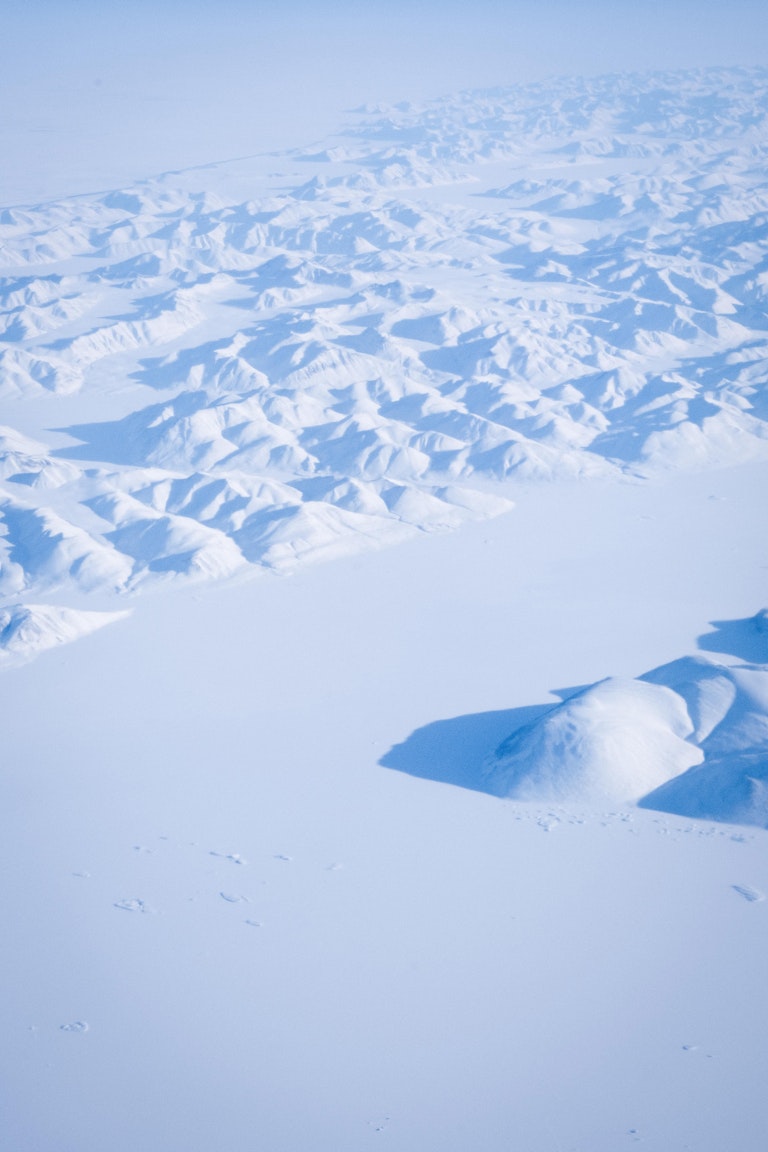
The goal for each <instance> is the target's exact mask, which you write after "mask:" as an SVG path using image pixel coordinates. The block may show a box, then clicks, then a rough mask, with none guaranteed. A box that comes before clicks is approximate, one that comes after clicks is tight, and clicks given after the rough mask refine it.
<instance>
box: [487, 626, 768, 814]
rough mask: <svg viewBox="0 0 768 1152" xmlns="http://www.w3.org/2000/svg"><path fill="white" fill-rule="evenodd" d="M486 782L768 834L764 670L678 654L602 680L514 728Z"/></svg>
mask: <svg viewBox="0 0 768 1152" xmlns="http://www.w3.org/2000/svg"><path fill="white" fill-rule="evenodd" d="M763 620H764V613H759V614H758V616H757V617H755V618H754V621H753V625H754V628H755V630H758V629H759V628H760V627H761V626H762V622H763ZM485 777H486V782H487V785H488V790H489V791H491V792H493V793H495V794H496V795H498V796H505V797H509V798H511V799H516V800H537V801H545V802H556V803H564V804H568V803H584V804H631V803H638V804H640V805H641V806H642V807H645V808H657V809H660V810H662V811H667V812H675V813H678V814H679V815H685V816H694V817H701V818H706V819H710V820H724V821H730V822H732V823H741V824H756V825H759V826H761V827H768V664H736V665H725V664H720V663H716V662H715V661H713V660H710V659H708V658H706V657H704V656H688V657H684V658H683V659H680V660H675V661H673V662H672V663H671V664H665V665H663V666H662V667H660V668H656V669H654V670H653V671H652V672H648V673H646V674H645V675H643V676H641V677H639V678H638V679H636V680H621V679H608V680H603V681H601V682H600V683H597V684H594V685H592V686H591V687H589V688H586V689H583V690H582V691H580V692H578V693H577V694H576V695H574V696H571V697H570V698H568V699H567V700H565V701H564V702H563V703H562V704H559V705H557V706H556V707H554V708H552V709H551V710H549V711H548V712H546V713H545V714H544V715H543V716H540V717H538V718H537V719H536V720H534V721H533V723H531V724H528V725H525V726H524V727H522V728H519V729H518V730H517V731H516V732H513V733H512V734H511V735H510V736H509V737H508V738H507V739H506V740H505V741H504V742H503V743H502V744H501V745H500V746H499V748H498V749H497V750H496V752H495V754H494V755H493V756H492V757H491V758H490V759H489V761H488V762H487V764H486V767H485Z"/></svg>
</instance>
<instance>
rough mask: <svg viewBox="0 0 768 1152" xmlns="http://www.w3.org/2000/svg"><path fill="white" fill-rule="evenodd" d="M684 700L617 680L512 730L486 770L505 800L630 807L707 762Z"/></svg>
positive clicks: (634, 682) (659, 689)
mask: <svg viewBox="0 0 768 1152" xmlns="http://www.w3.org/2000/svg"><path fill="white" fill-rule="evenodd" d="M692 732H693V725H692V724H691V720H690V717H689V715H688V711H687V709H686V706H685V702H684V700H683V699H682V698H681V697H680V696H678V695H677V694H676V693H675V692H673V691H671V690H670V689H669V688H665V687H663V686H661V685H655V684H645V683H642V682H641V681H638V680H624V679H619V678H611V679H608V680H603V681H601V682H600V683H598V684H595V685H593V686H592V687H590V688H587V689H586V690H585V691H583V692H580V693H578V695H576V696H572V697H570V699H568V700H566V701H564V703H562V704H560V705H558V706H557V707H555V708H553V709H552V710H551V711H549V712H547V713H545V715H544V716H542V717H541V718H540V719H538V720H536V721H534V722H533V723H532V724H530V725H526V726H525V727H524V728H520V729H519V730H518V731H517V732H515V733H513V734H512V736H510V737H509V738H508V739H507V740H505V741H504V743H503V744H502V745H501V746H500V747H499V749H498V750H497V752H496V754H495V756H494V757H493V758H492V760H491V761H490V763H489V764H488V766H487V776H488V784H489V786H490V788H491V790H492V791H493V792H495V793H496V794H497V795H499V796H506V797H509V798H513V799H516V800H543V801H547V802H553V803H558V802H560V803H573V802H578V803H588V804H593V803H597V804H600V803H613V804H627V803H633V802H635V801H637V800H640V799H641V797H643V796H644V795H646V794H647V793H648V792H649V791H651V790H652V789H654V788H658V787H660V786H661V785H662V784H664V783H666V782H667V781H668V780H671V779H673V778H674V777H676V776H679V775H680V774H681V773H682V772H685V771H687V770H688V769H689V768H691V767H692V766H693V765H694V764H698V763H699V762H700V760H701V759H702V753H701V751H700V750H699V749H698V748H697V747H696V746H695V745H693V744H691V743H689V741H688V739H687V737H689V736H690V735H691V733H692Z"/></svg>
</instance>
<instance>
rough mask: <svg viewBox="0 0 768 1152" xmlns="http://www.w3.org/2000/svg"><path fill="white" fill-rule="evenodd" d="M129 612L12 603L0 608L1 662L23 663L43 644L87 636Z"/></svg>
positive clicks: (47, 646)
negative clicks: (89, 610) (93, 610)
mask: <svg viewBox="0 0 768 1152" xmlns="http://www.w3.org/2000/svg"><path fill="white" fill-rule="evenodd" d="M129 615H130V612H128V611H123V612H85V611H82V610H80V609H75V608H62V607H60V606H59V605H57V604H11V605H10V606H9V607H7V608H2V609H0V665H2V664H22V663H25V662H26V661H27V660H31V659H32V658H33V657H34V656H37V655H38V653H40V652H44V651H45V650H46V648H55V647H56V646H57V645H59V644H67V643H69V642H70V641H72V640H78V639H79V638H80V637H81V636H87V635H88V634H89V633H90V632H95V631H96V630H97V629H99V628H103V627H104V625H105V624H111V623H113V622H114V621H115V620H121V619H122V618H123V617H124V616H129Z"/></svg>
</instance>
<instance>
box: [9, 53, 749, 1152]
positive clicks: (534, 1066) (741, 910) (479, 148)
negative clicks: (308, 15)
mask: <svg viewBox="0 0 768 1152" xmlns="http://www.w3.org/2000/svg"><path fill="white" fill-rule="evenodd" d="M767 150H768V72H766V71H765V70H762V69H757V68H756V69H749V70H744V69H712V70H704V71H698V72H693V73H692V72H688V73H654V74H644V75H635V76H629V77H627V76H624V77H620V76H609V77H604V78H601V79H584V80H581V79H577V80H554V81H547V82H541V83H536V84H531V85H527V86H523V85H519V86H517V87H509V88H504V89H494V90H492V91H482V92H478V91H470V92H467V93H463V94H459V95H457V96H453V97H450V98H445V99H443V100H438V101H432V102H429V103H424V104H405V103H404V104H398V105H393V106H387V107H383V106H378V107H370V108H366V109H360V110H358V111H357V112H356V113H354V114H350V116H349V118H348V121H347V123H346V125H345V126H344V127H343V128H342V129H341V130H340V132H339V133H338V134H337V135H336V136H335V137H333V138H331V139H329V140H326V141H323V142H321V143H318V144H317V145H314V146H312V147H311V148H301V149H294V150H291V151H285V152H282V153H279V154H271V155H269V156H255V157H247V158H245V159H242V160H237V161H229V162H226V163H216V164H211V165H208V166H206V167H201V168H196V169H188V170H184V171H174V172H167V173H164V174H160V175H155V176H153V177H151V178H147V179H146V180H142V181H139V182H137V183H136V184H135V185H133V186H131V187H129V188H122V189H115V190H112V191H110V192H108V193H98V194H92V195H84V196H75V197H71V198H69V199H65V200H59V201H57V202H46V203H35V204H25V205H14V206H11V207H8V208H6V209H5V210H2V211H0V245H1V246H2V247H1V252H0V297H1V298H2V302H3V306H4V309H5V311H4V313H3V319H2V322H1V323H2V339H0V396H1V397H2V406H3V408H2V416H1V417H0V420H1V422H2V427H0V514H1V515H2V529H1V530H0V563H1V565H2V566H1V567H0V593H1V599H0V659H1V660H2V663H3V664H4V665H6V666H7V667H5V668H4V670H3V671H2V688H3V697H2V699H3V703H2V731H3V752H4V757H3V759H4V772H3V776H2V780H3V784H2V787H3V799H2V811H3V815H4V831H3V836H2V840H1V841H0V852H2V867H3V875H4V877H5V884H4V886H3V892H2V916H3V923H4V924H5V925H6V927H7V929H8V931H7V932H6V933H5V934H4V961H3V970H4V976H5V982H6V986H7V988H8V989H12V995H8V996H6V997H5V998H4V1000H3V1005H2V1008H0V1022H1V1023H2V1035H3V1037H4V1041H5V1042H4V1044H3V1045H2V1046H0V1062H2V1075H1V1076H0V1080H2V1083H3V1085H4V1087H3V1094H2V1096H0V1116H1V1122H2V1127H3V1130H4V1136H5V1142H6V1143H7V1145H8V1147H9V1148H13V1149H19V1150H24V1152H26V1150H27V1149H30V1150H34V1152H103V1150H104V1149H105V1148H109V1149H110V1150H111V1152H129V1150H131V1152H133V1150H135V1149H137V1148H140V1149H142V1152H166V1150H167V1149H175V1148H184V1149H185V1152H211V1150H212V1149H220V1148H230V1147H232V1148H235V1147H237V1148H243V1149H249V1148H256V1147H258V1148H265V1149H270V1152H303V1150H304V1149H312V1150H313V1152H361V1150H364V1149H367V1148H368V1147H373V1146H376V1145H378V1146H383V1145H384V1144H386V1145H387V1146H388V1147H389V1148H391V1149H393V1152H424V1149H428V1148H440V1149H443V1150H445V1152H467V1150H468V1149H482V1150H483V1152H509V1149H510V1148H514V1149H518V1148H519V1149H525V1150H526V1152H564V1150H566V1149H568V1150H569V1152H616V1150H617V1149H621V1148H623V1147H625V1146H629V1145H634V1144H639V1145H642V1147H643V1149H644V1150H647V1152H683V1150H684V1149H686V1148H692V1149H696V1152H723V1149H726V1148H728V1149H730V1148H734V1149H739V1152H762V1150H763V1148H764V1147H765V1138H766V1128H765V1116H764V1111H765V1110H764V1106H763V1099H764V1088H765V1082H766V1076H767V1075H768V1059H767V1056H766V1053H767V1049H766V1044H765V1037H766V1034H768V1011H767V1010H768V997H766V988H765V955H766V951H767V950H768V919H767V918H766V910H767V909H768V901H766V899H765V895H766V893H768V858H767V856H766V847H767V846H768V840H767V839H766V837H767V836H768V831H767V830H766V829H767V827H768V807H767V803H768V802H767V799H766V797H767V796H768V792H767V788H768V784H767V783H766V764H767V763H768V625H766V610H765V609H763V608H762V606H763V605H765V603H766V601H767V600H768V594H766V585H765V573H766V570H768V556H766V545H765V541H766V532H765V526H766V525H765V521H766V514H765V508H766V501H765V492H766V490H767V489H768V483H767V482H768V458H767V452H768V407H767V406H766V402H765V385H766V371H767V369H766V365H767V364H768V357H767V356H766V351H767V349H768V345H767V344H766V337H765V333H766V330H767V329H768V312H767V310H766V284H768V279H766V277H768V180H767V179H766V155H767V154H768V151H767ZM389 545H392V546H391V547H389ZM320 560H323V561H327V562H325V563H322V564H319V563H314V561H320ZM255 576H259V577H260V579H252V577H255ZM127 609H131V611H130V619H129V620H126V621H125V622H124V623H123V624H121V625H119V626H116V627H114V628H102V627H100V625H101V624H103V623H107V622H109V621H112V620H116V619H117V618H118V617H120V616H125V615H126V610H127ZM75 639H77V642H76V643H67V642H66V641H69V640H75ZM44 649H48V650H47V651H43V650H44ZM38 653H41V655H40V656H39V658H38V659H35V660H32V659H31V658H32V657H33V656H36V655H37V654H38ZM648 669H652V671H647V670H648Z"/></svg>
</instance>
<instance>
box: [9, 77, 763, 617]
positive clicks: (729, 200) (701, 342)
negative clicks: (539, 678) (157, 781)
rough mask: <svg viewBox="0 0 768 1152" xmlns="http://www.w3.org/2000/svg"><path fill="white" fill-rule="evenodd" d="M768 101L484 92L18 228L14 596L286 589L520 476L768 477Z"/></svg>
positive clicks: (496, 505)
mask: <svg viewBox="0 0 768 1152" xmlns="http://www.w3.org/2000/svg"><path fill="white" fill-rule="evenodd" d="M767 95H768V73H765V72H762V71H759V70H752V71H738V70H732V71H721V70H716V71H706V72H701V73H693V74H669V75H664V74H659V75H651V76H648V77H642V78H639V77H629V78H626V77H625V78H619V77H607V78H605V79H602V80H592V81H587V80H572V81H568V80H564V81H562V82H559V83H556V84H554V85H551V86H543V85H532V86H528V87H519V88H510V89H505V90H499V91H490V92H469V93H466V94H463V95H461V96H459V97H457V98H454V99H445V100H441V101H437V102H434V103H431V104H426V105H423V106H418V107H412V106H399V105H398V106H396V107H392V108H387V109H381V108H377V109H367V110H364V111H361V112H359V113H358V114H357V115H356V117H355V118H354V120H353V122H352V123H351V125H350V126H348V127H347V128H346V130H345V131H344V132H343V133H341V134H340V135H339V136H338V137H337V138H335V139H334V140H332V141H330V142H329V143H327V144H326V145H323V146H322V147H317V148H313V149H304V150H298V151H293V152H289V153H286V154H284V155H279V156H272V157H268V158H257V159H254V160H252V161H241V162H232V163H230V164H222V165H212V166H211V167H210V168H207V169H197V170H193V171H187V172H181V173H168V174H166V175H164V176H159V177H157V178H154V179H150V180H147V181H145V182H143V183H141V184H139V185H136V186H135V187H133V188H128V189H124V190H120V191H111V192H109V193H106V194H101V195H91V196H78V197H74V198H72V199H69V200H64V201H60V202H57V203H52V204H41V205H35V206H24V207H18V208H11V209H7V210H5V211H4V212H3V213H2V216H1V217H0V240H1V242H2V250H1V254H0V269H1V271H2V279H1V280H0V297H1V298H2V304H3V319H2V325H3V327H2V335H1V336H0V340H1V341H2V343H0V349H1V350H0V394H1V395H2V397H3V399H4V405H5V411H6V413H7V417H6V419H7V420H8V426H6V427H4V428H3V429H2V437H1V438H0V448H1V454H0V469H1V470H2V472H1V474H2V478H3V487H2V509H1V511H2V517H3V525H4V535H3V538H2V552H3V555H2V575H1V576H0V588H2V592H3V595H4V596H5V597H6V599H8V600H9V601H10V600H14V601H18V602H19V603H21V602H23V600H24V599H25V598H26V597H28V596H32V597H34V598H36V599H39V597H40V596H41V595H45V594H47V592H48V590H51V589H57V590H59V593H60V596H61V597H64V598H66V596H67V593H68V592H70V591H72V592H99V593H101V592H112V591H122V592H124V591H133V590H135V589H137V588H140V587H142V586H144V585H145V584H146V583H148V582H156V581H158V580H167V579H169V578H171V577H172V578H197V579H199V578H203V579H210V578H221V577H230V576H233V575H236V574H241V573H242V574H245V573H247V572H250V571H253V570H259V569H263V568H270V569H278V570H281V571H284V570H288V569H291V568H293V567H294V566H295V565H296V564H297V563H302V562H304V561H307V560H312V559H315V558H320V557H325V556H333V555H339V554H341V553H344V552H348V551H355V550H357V549H359V548H361V547H362V548H367V547H378V546H379V545H381V544H383V543H387V542H389V541H396V540H399V539H402V538H403V537H406V536H408V535H409V534H412V533H413V532H415V531H419V530H433V529H443V528H451V527H454V526H457V525H458V524H460V523H462V522H463V521H464V520H466V519H467V518H468V517H470V518H473V517H478V516H480V517H483V516H491V515H495V514H496V513H498V512H500V511H502V510H504V509H506V508H508V507H510V502H511V500H512V499H513V498H514V496H515V481H516V480H517V479H520V478H537V479H538V478H549V477H553V476H617V477H620V476H622V475H626V474H629V475H631V476H642V475H646V474H648V473H649V472H651V471H653V470H658V469H669V468H703V467H709V466H712V465H721V464H727V463H729V462H734V461H743V460H744V459H750V458H755V459H765V458H766V455H768V423H767V421H766V417H767V416H768V408H766V405H765V399H764V390H763V386H764V384H765V380H766V349H767V348H768V341H767V340H766V330H767V328H768V314H767V313H766V297H767V294H768V287H767V286H768V183H767V181H766V165H765V160H766V149H768V116H767V114H766V97H767ZM246 193H247V195H246ZM90 399H93V400H95V401H96V402H97V410H98V411H99V412H100V413H102V415H101V416H100V418H99V419H96V420H94V419H93V418H89V419H83V416H82V413H84V412H88V411H89V409H88V401H89V400H90ZM11 421H12V423H11ZM84 620H85V618H84ZM16 635H17V639H18V634H16Z"/></svg>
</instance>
